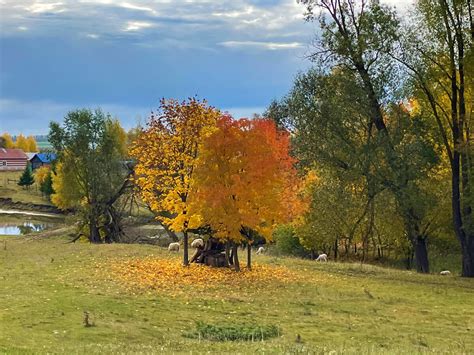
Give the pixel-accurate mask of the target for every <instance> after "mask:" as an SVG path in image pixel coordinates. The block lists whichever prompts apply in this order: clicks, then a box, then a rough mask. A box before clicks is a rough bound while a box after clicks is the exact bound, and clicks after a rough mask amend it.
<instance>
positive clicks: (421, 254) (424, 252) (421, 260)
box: [413, 236, 430, 274]
mask: <svg viewBox="0 0 474 355" xmlns="http://www.w3.org/2000/svg"><path fill="white" fill-rule="evenodd" d="M413 244H414V245H413V249H414V250H415V260H416V271H418V272H422V273H426V274H427V273H429V272H430V266H429V265H430V264H429V261H428V249H427V247H426V238H423V237H421V236H418V237H416V238H415V240H414V243H413Z"/></svg>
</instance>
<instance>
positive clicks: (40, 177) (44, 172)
mask: <svg viewBox="0 0 474 355" xmlns="http://www.w3.org/2000/svg"><path fill="white" fill-rule="evenodd" d="M49 170H50V168H49V166H41V167H39V168H38V169H36V170H35V182H36V183H37V184H38V185H41V184H43V183H44V182H45V180H46V178H47V177H48V175H49Z"/></svg>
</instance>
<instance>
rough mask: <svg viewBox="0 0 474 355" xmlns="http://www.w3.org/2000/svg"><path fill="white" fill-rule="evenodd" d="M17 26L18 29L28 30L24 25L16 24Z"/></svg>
mask: <svg viewBox="0 0 474 355" xmlns="http://www.w3.org/2000/svg"><path fill="white" fill-rule="evenodd" d="M17 28H18V30H19V31H28V27H26V26H18V27H17Z"/></svg>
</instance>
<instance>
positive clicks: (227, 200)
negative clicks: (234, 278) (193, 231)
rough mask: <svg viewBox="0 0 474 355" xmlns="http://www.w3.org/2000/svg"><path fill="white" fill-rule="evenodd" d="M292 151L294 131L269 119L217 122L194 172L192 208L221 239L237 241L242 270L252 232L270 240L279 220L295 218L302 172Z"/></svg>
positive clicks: (280, 221)
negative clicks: (294, 187)
mask: <svg viewBox="0 0 474 355" xmlns="http://www.w3.org/2000/svg"><path fill="white" fill-rule="evenodd" d="M293 163H294V161H293V159H292V158H291V157H290V155H289V134H288V132H284V131H280V130H277V128H276V126H275V123H274V122H273V121H272V120H268V119H253V120H248V119H240V120H234V119H233V118H232V117H231V116H229V115H224V116H222V117H221V118H220V119H219V120H218V122H217V130H215V131H214V132H213V133H212V134H210V135H209V136H208V137H206V138H205V139H204V141H203V144H202V149H201V151H200V155H199V158H198V165H197V167H196V171H195V175H194V186H193V187H194V194H193V201H192V203H191V211H193V213H194V214H199V215H201V217H202V219H203V222H204V223H205V224H207V225H209V226H210V227H211V229H212V230H213V231H214V233H215V237H217V238H218V239H219V240H221V241H223V242H231V243H232V245H233V247H232V248H233V258H234V260H233V264H234V267H235V269H236V270H240V265H239V261H238V256H237V246H238V245H239V244H241V243H242V242H245V241H246V242H247V245H248V254H247V255H248V260H247V267H249V268H250V267H251V262H250V261H251V260H250V255H251V254H250V250H251V249H250V244H251V240H250V239H251V233H258V234H259V235H261V236H263V237H264V238H265V239H266V240H270V239H271V236H272V231H273V228H274V227H275V225H276V224H277V223H282V222H286V221H288V220H289V219H291V217H292V216H291V212H292V211H291V206H293V201H291V200H292V199H293V198H295V197H296V196H295V194H293V193H291V192H290V191H291V186H292V185H295V184H294V182H295V181H294V180H295V179H296V172H295V170H294V167H293Z"/></svg>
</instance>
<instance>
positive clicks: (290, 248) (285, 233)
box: [273, 225, 308, 257]
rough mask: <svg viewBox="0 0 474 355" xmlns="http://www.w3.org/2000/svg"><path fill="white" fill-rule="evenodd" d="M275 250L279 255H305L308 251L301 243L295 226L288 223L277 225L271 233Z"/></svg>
mask: <svg viewBox="0 0 474 355" xmlns="http://www.w3.org/2000/svg"><path fill="white" fill-rule="evenodd" d="M273 238H274V240H275V246H276V250H277V252H278V253H279V254H281V255H291V256H299V257H305V256H307V255H308V251H307V250H306V249H305V248H304V247H303V246H302V245H301V243H300V240H299V239H298V236H297V235H296V233H295V228H294V227H293V226H290V225H282V226H279V227H278V228H277V229H276V230H275V232H274V233H273Z"/></svg>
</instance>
